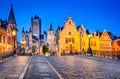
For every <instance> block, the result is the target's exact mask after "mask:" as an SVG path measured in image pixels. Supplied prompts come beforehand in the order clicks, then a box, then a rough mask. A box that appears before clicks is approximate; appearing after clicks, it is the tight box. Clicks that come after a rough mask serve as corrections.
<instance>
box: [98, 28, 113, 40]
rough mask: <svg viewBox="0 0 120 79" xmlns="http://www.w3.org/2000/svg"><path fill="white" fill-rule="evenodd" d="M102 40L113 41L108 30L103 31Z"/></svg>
mask: <svg viewBox="0 0 120 79" xmlns="http://www.w3.org/2000/svg"><path fill="white" fill-rule="evenodd" d="M100 39H102V40H111V38H110V36H109V34H108V32H107V31H106V30H104V31H103V33H102V35H101V36H100Z"/></svg>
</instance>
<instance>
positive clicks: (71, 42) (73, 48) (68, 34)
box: [59, 16, 80, 55]
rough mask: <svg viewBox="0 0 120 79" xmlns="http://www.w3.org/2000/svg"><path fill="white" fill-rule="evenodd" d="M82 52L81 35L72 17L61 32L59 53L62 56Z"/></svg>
mask: <svg viewBox="0 0 120 79" xmlns="http://www.w3.org/2000/svg"><path fill="white" fill-rule="evenodd" d="M71 52H72V53H73V54H74V53H78V52H80V33H79V31H78V30H77V28H76V25H75V22H73V21H72V17H71V16H69V17H68V21H67V22H65V24H64V26H63V28H61V29H60V31H59V53H60V54H61V55H64V54H68V53H71Z"/></svg>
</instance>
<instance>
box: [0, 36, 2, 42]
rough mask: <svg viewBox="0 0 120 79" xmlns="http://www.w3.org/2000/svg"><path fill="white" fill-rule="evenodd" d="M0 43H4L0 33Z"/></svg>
mask: <svg viewBox="0 0 120 79" xmlns="http://www.w3.org/2000/svg"><path fill="white" fill-rule="evenodd" d="M0 43H2V35H0Z"/></svg>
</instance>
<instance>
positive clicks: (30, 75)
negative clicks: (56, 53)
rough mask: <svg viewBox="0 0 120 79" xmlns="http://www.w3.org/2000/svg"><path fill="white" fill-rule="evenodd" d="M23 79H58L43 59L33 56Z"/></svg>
mask: <svg viewBox="0 0 120 79" xmlns="http://www.w3.org/2000/svg"><path fill="white" fill-rule="evenodd" d="M24 79H59V78H58V76H57V75H56V73H55V72H54V71H53V70H52V69H51V67H50V66H49V65H48V63H47V61H46V59H45V58H44V57H38V56H34V57H33V58H32V60H31V63H30V64H29V66H28V69H27V72H26V74H25V77H24Z"/></svg>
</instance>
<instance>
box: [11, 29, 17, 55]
mask: <svg viewBox="0 0 120 79" xmlns="http://www.w3.org/2000/svg"><path fill="white" fill-rule="evenodd" d="M16 35H17V30H16V29H13V30H12V36H13V39H14V50H13V54H16V47H15V38H16Z"/></svg>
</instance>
